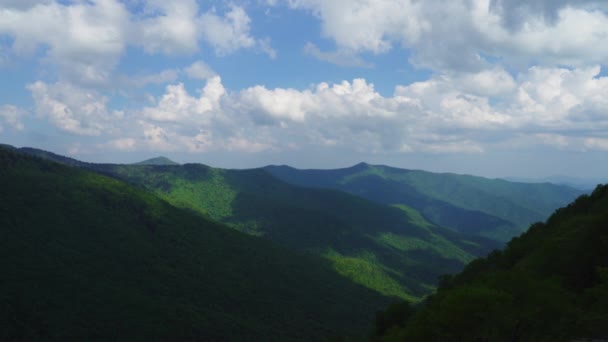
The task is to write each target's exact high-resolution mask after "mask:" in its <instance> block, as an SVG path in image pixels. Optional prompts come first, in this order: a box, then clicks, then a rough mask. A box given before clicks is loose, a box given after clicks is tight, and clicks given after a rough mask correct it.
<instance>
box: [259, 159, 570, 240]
mask: <svg viewBox="0 0 608 342" xmlns="http://www.w3.org/2000/svg"><path fill="white" fill-rule="evenodd" d="M265 169H266V170H267V171H269V172H270V173H272V174H273V175H274V176H276V177H278V178H280V179H282V180H284V181H286V182H289V183H291V184H296V185H301V186H308V187H317V188H331V189H338V190H342V191H346V192H349V193H352V194H355V195H358V196H361V197H364V198H367V199H370V200H373V201H376V202H379V203H384V204H405V205H407V206H410V207H412V208H414V209H416V210H417V211H419V212H420V213H421V214H422V215H423V216H424V217H425V218H426V219H427V220H429V221H431V222H433V223H435V224H438V225H442V226H445V227H449V228H453V229H455V230H457V231H460V232H464V233H467V234H476V235H480V236H485V237H489V238H493V239H496V240H498V241H508V240H509V239H510V238H511V237H513V236H515V235H517V234H519V233H520V232H521V231H522V230H523V228H525V227H527V225H529V224H531V223H533V222H536V221H540V220H544V219H545V218H546V217H548V216H549V215H550V214H551V212H552V211H553V210H555V209H556V208H558V207H560V206H562V205H565V204H566V203H568V202H569V201H571V200H573V199H574V198H575V197H576V196H578V195H580V194H581V192H580V191H578V190H575V189H572V188H568V187H563V186H556V185H552V184H523V183H511V182H507V181H503V180H492V179H486V178H482V177H473V176H463V175H455V174H434V173H430V172H425V171H415V170H404V169H398V168H392V167H388V166H375V165H369V164H365V163H361V164H358V165H355V166H353V167H350V168H345V169H336V170H297V169H294V168H290V167H287V166H268V167H266V168H265Z"/></svg>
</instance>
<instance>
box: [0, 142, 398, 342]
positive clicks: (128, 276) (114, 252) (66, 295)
mask: <svg viewBox="0 0 608 342" xmlns="http://www.w3.org/2000/svg"><path fill="white" fill-rule="evenodd" d="M0 165H2V167H0V251H1V252H0V253H1V258H0V269H1V270H2V280H1V281H0V308H1V310H0V340H41V339H42V340H220V339H221V340H226V339H229V340H235V339H240V340H243V339H260V340H279V341H283V340H305V341H308V340H318V339H321V338H323V337H326V336H330V335H334V334H338V333H348V332H349V331H350V332H356V331H362V330H365V326H366V325H367V323H366V321H367V320H368V319H369V318H370V317H371V314H372V313H373V312H374V311H375V310H376V309H377V308H378V307H379V306H380V305H383V303H386V299H385V298H383V297H381V296H379V295H377V294H375V293H373V292H372V291H369V290H367V289H364V288H362V287H360V286H357V285H354V284H352V282H350V281H348V280H346V279H345V278H343V277H340V276H337V275H336V274H335V273H334V272H333V271H332V270H331V269H330V268H329V267H328V265H326V264H325V263H322V262H320V261H319V260H315V259H313V258H309V257H304V256H298V255H295V254H293V253H291V252H289V251H287V250H285V249H282V248H278V247H276V246H274V245H273V244H271V243H269V242H266V241H263V240H261V239H258V238H254V237H250V236H247V235H245V234H242V233H239V232H236V231H234V230H233V229H228V228H227V227H225V226H222V225H220V224H217V223H214V222H211V221H209V220H206V219H204V218H202V217H201V216H200V215H197V214H193V213H190V212H188V211H186V210H183V209H177V208H175V207H173V206H171V205H169V204H167V203H166V202H164V201H162V200H159V199H158V198H157V197H155V196H153V195H152V194H150V193H148V192H144V191H142V190H141V189H138V188H135V187H133V186H129V185H126V184H124V183H122V182H120V181H117V180H115V179H111V178H108V177H105V176H100V175H97V174H94V173H90V172H86V171H83V170H78V169H74V168H70V167H67V166H63V165H60V164H56V163H53V162H49V161H44V160H41V159H38V158H35V157H30V156H24V155H22V154H16V153H15V152H13V151H9V150H7V149H4V148H0ZM353 298H361V301H359V302H353V301H352V299H353Z"/></svg>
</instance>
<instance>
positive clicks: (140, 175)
mask: <svg viewBox="0 0 608 342" xmlns="http://www.w3.org/2000/svg"><path fill="white" fill-rule="evenodd" d="M104 172H107V173H108V174H112V175H114V176H116V177H119V178H121V179H124V180H127V181H129V182H133V183H135V184H140V185H143V186H144V187H145V188H147V189H149V190H151V191H154V193H155V194H157V195H158V196H160V197H162V198H165V199H167V200H168V201H170V202H171V203H173V204H175V205H177V206H180V207H184V208H189V209H191V210H194V211H196V212H199V213H202V214H205V215H209V216H210V217H212V218H214V219H217V220H220V221H222V222H224V223H226V224H228V225H230V226H232V227H234V228H236V229H239V230H242V231H244V232H248V233H250V234H253V235H259V236H263V237H264V238H267V239H269V240H271V241H274V242H277V243H279V244H281V245H283V246H287V247H289V248H291V249H294V250H297V251H304V252H308V253H312V254H314V255H320V256H323V257H324V258H326V259H328V260H330V261H331V262H332V263H333V265H334V267H335V269H336V270H337V271H338V272H339V273H340V274H343V275H345V276H347V277H350V278H351V279H353V280H354V281H357V282H359V283H360V284H362V285H365V286H367V287H369V288H372V289H374V290H377V291H379V292H381V293H383V294H385V295H391V296H399V297H402V298H407V299H412V300H414V299H416V298H420V297H421V296H424V295H426V294H428V293H430V291H431V290H432V289H433V288H434V285H435V283H436V281H437V278H438V277H439V276H440V275H442V274H445V273H449V272H454V271H456V270H459V269H461V268H462V267H463V266H464V265H465V264H466V263H467V262H468V261H470V260H472V259H473V258H474V256H477V255H484V254H485V253H487V252H489V251H490V250H491V249H493V248H494V247H496V245H495V244H492V243H491V242H489V241H486V240H483V239H477V240H475V241H470V240H469V239H468V238H467V237H465V236H463V235H460V234H457V233H455V232H452V231H449V230H447V229H444V228H441V227H437V226H434V225H432V224H429V223H428V222H424V223H422V224H421V223H419V222H416V221H415V220H414V219H413V217H412V216H411V215H410V214H409V212H408V211H407V210H404V209H400V208H395V207H387V206H384V205H379V204H376V203H373V202H370V201H367V200H364V199H361V198H357V197H354V196H352V195H348V194H345V193H341V192H337V191H331V190H321V189H306V188H301V187H296V186H292V185H289V184H286V183H284V182H281V181H279V180H277V179H276V178H274V177H272V176H271V175H269V174H268V173H267V172H265V171H263V170H259V169H258V170H221V169H214V168H210V167H208V166H204V165H200V164H186V165H183V166H182V167H161V166H147V167H141V166H140V167H136V166H131V165H114V166H106V169H105V171H104ZM429 265H432V267H429Z"/></svg>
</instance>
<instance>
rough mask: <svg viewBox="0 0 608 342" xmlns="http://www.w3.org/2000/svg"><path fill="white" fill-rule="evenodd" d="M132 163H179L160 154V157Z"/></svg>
mask: <svg viewBox="0 0 608 342" xmlns="http://www.w3.org/2000/svg"><path fill="white" fill-rule="evenodd" d="M134 165H179V164H178V163H176V162H174V161H173V160H171V159H169V158H167V157H162V156H161V157H156V158H151V159H146V160H144V161H141V162H139V163H135V164H134Z"/></svg>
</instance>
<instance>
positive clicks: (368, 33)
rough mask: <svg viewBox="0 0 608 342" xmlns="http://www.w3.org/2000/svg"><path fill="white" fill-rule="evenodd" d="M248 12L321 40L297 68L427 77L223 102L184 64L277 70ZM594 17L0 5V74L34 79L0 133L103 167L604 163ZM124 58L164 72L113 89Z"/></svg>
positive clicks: (494, 6) (249, 90)
mask: <svg viewBox="0 0 608 342" xmlns="http://www.w3.org/2000/svg"><path fill="white" fill-rule="evenodd" d="M212 4H215V5H214V6H213V5H212ZM256 6H262V7H263V8H266V7H268V9H267V12H266V13H267V17H266V18H265V20H266V21H267V22H265V23H266V24H267V23H268V22H272V20H273V19H272V18H271V17H270V15H269V14H268V13H269V12H268V11H269V10H270V9H273V10H274V9H281V10H284V11H288V12H289V13H298V14H300V15H307V16H312V17H313V19H312V22H313V23H315V24H316V25H318V27H319V32H320V35H321V36H320V37H316V38H317V39H315V40H314V42H313V41H311V40H309V39H302V41H301V42H300V48H299V50H298V51H297V52H298V53H300V54H303V55H307V56H309V58H310V57H312V58H316V59H318V60H320V61H323V62H326V63H330V64H337V65H340V66H341V67H345V68H354V69H353V70H362V69H365V68H368V69H369V68H372V69H373V68H381V67H382V65H380V64H378V63H376V62H375V59H374V58H375V57H377V56H383V55H386V54H390V53H392V52H394V51H396V50H399V51H402V52H403V53H402V55H403V61H402V63H403V65H407V66H409V67H412V68H423V69H426V70H428V71H429V74H430V76H428V77H427V78H425V79H420V80H418V81H415V82H409V83H408V82H404V83H403V84H400V85H397V86H396V87H395V88H394V91H393V92H392V94H382V93H381V92H379V91H378V90H377V89H376V87H375V86H374V84H373V81H372V80H370V79H369V78H368V79H366V78H364V77H357V76H353V77H351V78H349V79H347V80H344V81H341V82H340V81H338V82H326V81H324V80H319V81H318V82H315V84H312V85H310V86H308V87H300V88H290V87H289V86H273V87H269V86H265V85H263V84H264V83H265V82H264V80H260V82H259V84H258V85H251V86H245V87H242V88H236V89H235V88H233V89H231V88H230V87H228V86H227V85H225V84H224V82H226V81H225V80H224V81H223V80H222V77H223V76H224V75H223V74H222V73H220V72H217V71H215V70H214V68H212V67H211V66H210V65H209V64H208V60H206V61H203V60H201V59H200V58H199V55H200V53H201V51H205V52H209V53H211V54H212V56H213V57H214V58H216V59H218V60H222V59H225V58H230V56H234V55H236V54H238V53H240V52H241V51H244V50H247V51H253V52H257V53H260V54H262V55H264V56H266V57H265V58H268V59H269V60H275V59H280V58H281V54H280V52H281V51H279V50H277V48H276V47H275V46H273V36H272V34H273V33H275V32H271V31H268V32H267V34H266V33H265V34H257V32H259V31H257V30H256V25H257V24H258V23H259V21H260V20H257V19H260V17H256V18H253V17H252V16H251V15H250V13H251V12H252V11H256V10H258V11H259V10H260V9H259V8H257V7H256ZM607 10H608V5H606V4H605V2H604V1H590V0H585V1H568V0H559V1H545V0H535V1H506V0H456V1H449V2H446V1H439V0H429V1H414V0H375V1H372V0H357V1H346V0H335V1H320V0H284V1H281V0H276V1H266V2H264V1H258V2H244V1H243V2H238V1H236V2H222V1H215V2H212V3H209V2H197V1H195V0H180V1H171V2H167V1H160V0H147V1H140V0H131V1H118V0H94V1H80V0H78V1H76V0H75V1H62V2H58V1H51V0H41V1H34V0H32V1H14V0H0V37H2V38H3V39H4V40H3V41H0V68H2V67H6V65H8V64H10V60H11V59H29V60H31V61H32V63H36V64H38V65H43V66H44V69H45V73H44V74H43V75H34V76H33V77H34V78H35V79H32V80H31V81H29V82H28V83H27V84H24V85H21V86H22V87H24V88H25V89H27V92H29V95H30V96H31V99H32V101H33V102H32V105H31V106H19V105H16V104H13V103H3V104H0V131H2V132H7V131H9V130H10V131H22V130H27V125H26V124H25V118H27V117H31V118H33V117H35V118H37V119H38V120H43V121H44V122H47V123H48V124H50V125H51V126H52V127H53V128H54V129H55V130H56V131H57V132H60V134H66V135H67V136H73V137H76V138H74V139H85V138H87V137H89V138H90V139H91V140H86V139H85V140H82V141H83V142H80V141H79V144H81V143H82V144H87V141H90V142H89V143H88V144H89V145H88V148H89V149H97V150H104V151H107V150H112V151H188V152H193V153H196V152H209V151H216V152H221V151H228V152H233V151H241V152H246V153H257V152H263V151H267V152H268V151H302V150H307V149H311V150H316V149H319V148H326V149H330V150H331V149H335V150H341V151H344V150H347V151H353V152H356V153H361V154H369V155H401V154H404V155H407V154H408V153H426V154H429V155H437V154H470V155H483V154H485V153H490V152H491V151H498V150H501V151H502V150H509V149H521V148H523V147H526V146H540V147H543V148H547V149H552V150H558V151H607V150H608V138H606V137H608V99H607V97H606V94H608V77H606V76H605V73H603V71H605V68H606V62H605V61H606V60H608V15H607V12H606V11H607ZM254 19H256V20H254ZM31 23H36V24H35V25H32V24H31ZM133 49H136V50H137V51H139V52H140V53H141V54H142V55H143V56H148V57H150V58H166V59H168V60H170V61H171V62H172V63H173V64H172V66H171V67H168V68H166V69H164V70H159V71H157V72H154V73H150V74H137V75H135V76H133V75H126V74H124V72H123V71H121V70H119V66H120V64H121V61H123V60H124V58H125V56H126V55H128V54H129V53H130V50H133ZM250 67H251V68H255V67H256V66H255V65H252V66H250ZM216 70H220V69H216ZM269 72H272V70H270V71H269ZM390 72H396V71H390ZM154 87H156V88H154ZM150 89H155V90H150ZM133 94H136V95H137V96H140V97H141V98H142V99H141V100H138V101H139V102H135V103H136V104H135V105H134V104H133V102H129V101H127V100H125V98H129V97H133V96H135V95H133ZM125 103H128V104H129V105H125ZM28 113H31V114H28ZM79 146H80V145H79ZM77 150H78V151H81V150H82V149H77ZM74 151H76V150H74Z"/></svg>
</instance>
